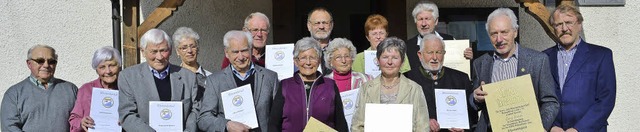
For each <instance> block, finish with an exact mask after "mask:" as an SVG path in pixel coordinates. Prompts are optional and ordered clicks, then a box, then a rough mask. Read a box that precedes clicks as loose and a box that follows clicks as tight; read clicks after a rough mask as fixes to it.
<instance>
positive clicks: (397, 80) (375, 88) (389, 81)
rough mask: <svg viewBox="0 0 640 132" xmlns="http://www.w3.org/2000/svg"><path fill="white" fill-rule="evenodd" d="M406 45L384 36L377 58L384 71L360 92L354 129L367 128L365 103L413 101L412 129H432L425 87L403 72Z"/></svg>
mask: <svg viewBox="0 0 640 132" xmlns="http://www.w3.org/2000/svg"><path fill="white" fill-rule="evenodd" d="M406 50H407V49H406V45H405V43H404V41H402V40H400V39H398V38H396V37H388V38H386V39H384V40H383V41H382V42H381V43H380V44H379V45H378V47H377V51H378V52H377V53H376V57H377V61H378V64H379V65H380V70H381V71H382V73H381V74H380V76H378V77H376V78H375V79H373V80H371V81H369V82H367V83H365V84H364V86H363V87H362V88H363V90H361V91H360V93H359V95H358V104H357V105H356V106H357V109H356V113H355V114H354V116H353V121H352V123H353V124H351V130H352V131H354V132H361V131H364V127H365V126H364V113H365V109H366V108H365V107H366V104H369V103H373V104H413V121H412V122H413V131H414V132H426V131H429V112H428V110H427V101H426V99H425V96H424V93H423V92H422V87H421V86H420V85H418V84H417V83H416V82H413V81H411V80H409V79H408V78H407V77H405V76H404V75H402V74H400V66H401V65H402V63H404V62H405V61H404V58H405V51H406Z"/></svg>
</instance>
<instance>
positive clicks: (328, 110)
mask: <svg viewBox="0 0 640 132" xmlns="http://www.w3.org/2000/svg"><path fill="white" fill-rule="evenodd" d="M295 45H296V46H295V48H294V51H293V56H294V64H295V65H296V66H297V67H298V71H296V72H295V73H294V75H293V77H291V78H287V79H284V80H282V82H281V83H282V85H281V87H280V88H278V90H277V93H276V95H275V98H274V101H273V105H272V107H271V120H270V121H269V131H274V132H280V131H283V132H287V131H289V132H301V131H303V129H304V128H305V126H306V124H307V122H308V121H309V119H310V118H311V117H313V118H315V119H317V120H319V121H320V122H322V123H324V124H326V125H328V126H329V127H331V128H333V129H335V130H337V131H340V132H346V131H348V128H347V123H346V121H345V118H344V112H343V110H342V99H340V92H339V91H338V87H337V86H336V84H335V82H334V81H333V80H331V79H329V78H326V77H324V76H323V75H322V73H320V72H318V66H319V64H320V61H321V57H322V51H321V50H320V46H319V42H318V41H316V40H314V39H313V38H310V37H306V38H302V39H300V40H298V42H296V44H295Z"/></svg>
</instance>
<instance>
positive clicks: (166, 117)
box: [160, 109, 172, 120]
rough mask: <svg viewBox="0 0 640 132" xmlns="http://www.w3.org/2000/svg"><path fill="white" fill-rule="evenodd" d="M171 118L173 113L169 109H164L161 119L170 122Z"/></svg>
mask: <svg viewBox="0 0 640 132" xmlns="http://www.w3.org/2000/svg"><path fill="white" fill-rule="evenodd" d="M171 116H172V113H171V110H169V109H162V111H160V118H162V119H163V120H169V119H171Z"/></svg>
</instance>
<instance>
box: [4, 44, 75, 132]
mask: <svg viewBox="0 0 640 132" xmlns="http://www.w3.org/2000/svg"><path fill="white" fill-rule="evenodd" d="M57 60H58V55H57V54H56V50H55V49H53V48H52V47H50V46H47V45H36V46H33V47H31V48H30V49H29V51H28V52H27V67H28V68H29V70H30V71H31V75H30V76H29V77H27V78H26V79H24V80H23V81H21V82H19V83H18V84H15V85H13V86H11V87H10V88H9V89H8V90H7V91H6V92H5V93H4V97H3V99H2V106H1V107H2V110H0V112H1V113H2V116H1V118H2V119H1V120H2V123H1V124H2V131H42V130H48V131H56V132H62V131H69V123H68V120H69V113H71V110H72V109H73V105H74V103H75V100H76V94H77V93H78V87H76V85H74V84H73V83H70V82H67V81H65V80H62V79H58V78H55V77H53V75H54V73H55V71H56V65H57V64H58V61H57Z"/></svg>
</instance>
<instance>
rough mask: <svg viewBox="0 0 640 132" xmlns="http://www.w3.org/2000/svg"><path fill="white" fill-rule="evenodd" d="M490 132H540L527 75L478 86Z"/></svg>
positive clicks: (535, 102)
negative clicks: (483, 92)
mask: <svg viewBox="0 0 640 132" xmlns="http://www.w3.org/2000/svg"><path fill="white" fill-rule="evenodd" d="M482 89H483V90H484V91H486V92H487V96H486V98H485V102H486V104H487V112H488V113H489V120H490V122H491V126H492V128H493V131H496V132H503V131H504V132H507V131H522V132H543V131H545V130H544V128H543V127H542V119H541V118H540V111H539V109H538V103H537V101H536V95H535V93H534V91H533V84H532V83H531V75H529V74H527V75H524V76H519V77H516V78H512V79H508V80H503V81H499V82H494V83H491V84H486V85H483V86H482Z"/></svg>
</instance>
